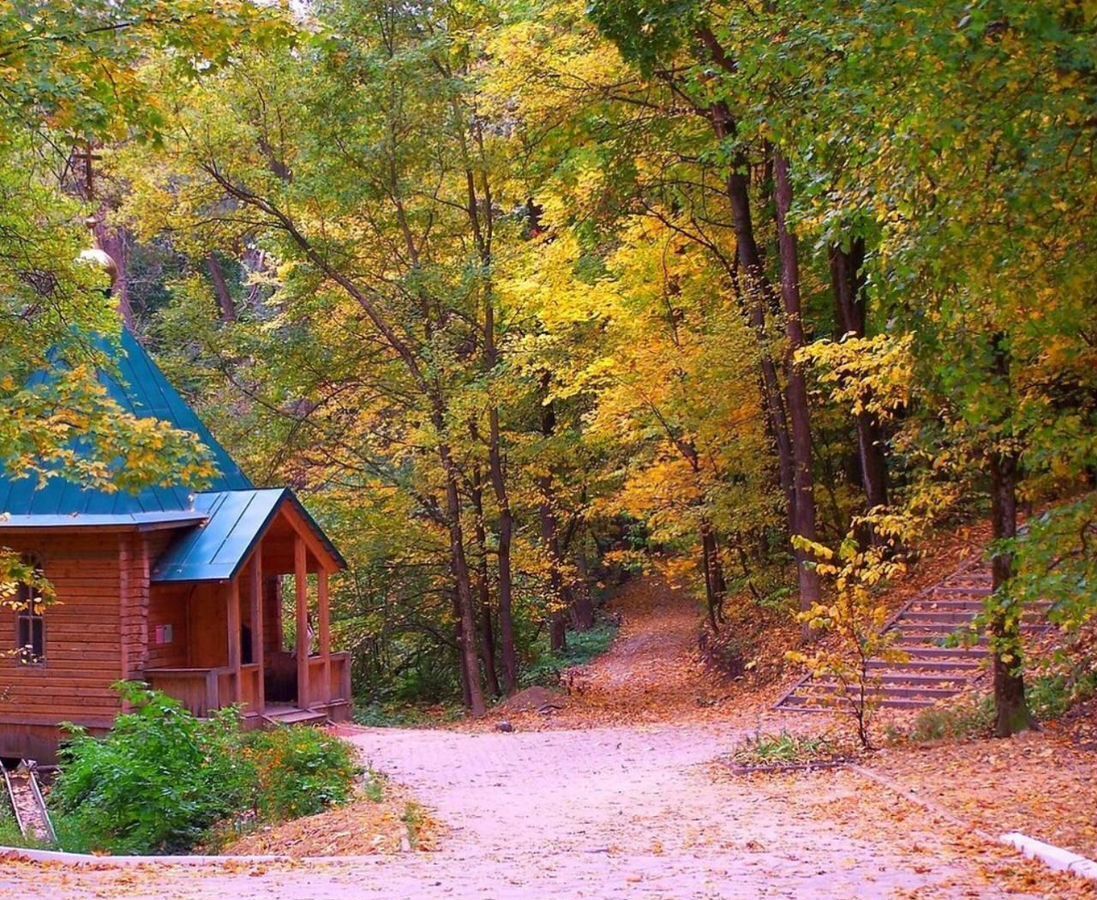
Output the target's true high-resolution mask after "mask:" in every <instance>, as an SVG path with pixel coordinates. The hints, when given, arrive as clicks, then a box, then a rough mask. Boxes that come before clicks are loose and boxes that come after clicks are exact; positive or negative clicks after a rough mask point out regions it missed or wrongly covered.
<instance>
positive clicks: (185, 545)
mask: <svg viewBox="0 0 1097 900" xmlns="http://www.w3.org/2000/svg"><path fill="white" fill-rule="evenodd" d="M285 503H291V504H293V506H294V508H295V509H296V510H297V512H299V513H300V514H301V515H302V516H303V517H304V519H305V521H306V522H307V523H308V526H309V528H310V529H311V530H312V531H313V533H314V534H315V535H316V537H317V538H319V540H320V541H321V542H322V543H323V544H324V546H325V547H326V548H327V549H328V550H329V551H330V552H331V555H332V556H333V557H334V558H335V560H336V561H337V562H338V563H339V565H340V566H345V565H346V563H345V562H344V560H343V557H342V556H340V554H339V551H338V550H336V549H335V546H334V545H333V544H332V543H331V541H329V540H328V538H327V536H326V535H325V534H324V532H323V531H321V530H320V526H319V525H317V524H316V522H315V521H313V519H312V517H311V516H310V515H309V514H308V511H307V510H306V509H305V507H304V506H302V505H301V502H300V501H299V500H298V499H297V497H296V496H294V494H293V491H291V490H288V489H286V488H282V489H274V490H250V491H220V492H216V493H208V494H198V495H197V496H196V497H195V503H194V505H195V508H196V509H198V510H200V511H202V512H203V513H204V514H205V515H206V516H207V517H208V518H207V519H206V521H205V522H204V523H202V524H201V525H199V526H198V527H197V528H192V529H191V530H190V531H188V532H186V533H185V534H183V535H181V536H180V537H179V538H178V540H176V542H175V543H174V544H173V545H172V546H171V547H169V548H168V550H167V552H166V553H164V555H163V556H161V557H160V559H159V560H157V562H156V565H155V566H154V567H153V570H152V581H153V582H154V583H157V584H164V583H170V582H181V581H183V582H194V581H228V580H230V579H232V578H235V577H236V575H237V574H239V572H240V569H241V568H242V567H243V565H244V562H245V561H246V560H247V558H248V554H250V553H251V551H252V548H253V547H255V545H256V544H257V543H258V542H259V539H260V538H261V537H262V536H263V533H264V532H265V531H266V530H267V528H268V526H269V525H270V523H271V522H272V521H273V520H274V517H275V516H276V515H277V514H278V510H279V509H280V508H281V507H282V505H283V504H285Z"/></svg>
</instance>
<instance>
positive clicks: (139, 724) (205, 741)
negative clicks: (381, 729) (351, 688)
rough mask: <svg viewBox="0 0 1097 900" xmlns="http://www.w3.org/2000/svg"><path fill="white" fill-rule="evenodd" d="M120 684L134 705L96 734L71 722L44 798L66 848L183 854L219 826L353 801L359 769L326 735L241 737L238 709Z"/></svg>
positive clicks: (285, 732)
mask: <svg viewBox="0 0 1097 900" xmlns="http://www.w3.org/2000/svg"><path fill="white" fill-rule="evenodd" d="M118 689H119V691H120V692H121V693H122V695H123V697H124V698H125V699H126V701H127V702H128V703H129V704H130V705H131V707H132V712H130V713H127V714H126V715H123V716H119V718H118V720H117V722H116V723H115V726H114V728H113V730H112V731H111V732H110V733H109V734H108V735H107V736H106V737H104V738H101V739H96V738H93V737H91V736H89V735H88V734H87V733H85V732H84V731H83V730H82V729H79V728H72V729H71V732H72V734H73V738H72V740H71V742H70V743H69V744H68V745H67V746H66V747H65V748H64V749H63V751H62V756H61V772H60V775H59V777H58V780H57V782H56V783H55V785H54V788H53V790H52V792H51V794H50V804H51V806H52V807H53V808H54V813H55V816H54V818H55V825H56V828H57V832H58V842H59V843H60V845H61V846H62V847H63V848H64V849H66V850H74V851H89V850H97V851H109V852H111V853H135V854H141V853H183V852H187V851H190V850H192V849H193V848H194V847H196V846H198V845H199V844H202V843H203V842H205V841H207V840H208V839H209V838H210V835H211V834H212V833H213V830H214V828H215V826H218V827H227V828H228V829H229V830H236V831H239V830H240V828H241V826H242V825H245V826H246V825H247V824H248V823H249V822H253V821H254V820H256V819H260V820H264V821H279V820H282V819H286V818H295V817H297V816H302V815H311V814H313V813H317V812H321V811H322V810H324V809H327V808H328V807H330V806H332V805H334V804H338V803H344V802H346V801H347V800H348V799H350V796H351V794H352V792H353V789H354V783H355V781H356V779H357V776H358V774H359V769H358V767H357V766H356V765H355V762H354V757H353V751H352V750H351V748H350V747H349V746H348V745H347V744H345V743H343V742H342V741H340V740H339V739H337V738H334V737H332V736H331V735H328V734H326V733H324V732H321V731H317V730H315V729H311V728H298V729H290V728H284V729H278V730H276V731H273V732H255V733H252V734H244V733H243V732H241V730H240V725H239V719H238V716H237V714H236V711H235V710H224V711H221V712H218V713H216V714H214V715H213V716H212V717H211V718H210V719H208V720H200V719H196V718H195V717H194V716H193V715H191V714H190V713H189V712H187V711H186V710H185V709H183V708H182V706H180V704H179V703H177V702H176V701H175V700H172V699H171V698H169V697H166V696H164V695H163V694H160V693H157V692H155V691H150V690H147V689H145V688H144V687H143V686H141V685H133V684H123V685H119V686H118Z"/></svg>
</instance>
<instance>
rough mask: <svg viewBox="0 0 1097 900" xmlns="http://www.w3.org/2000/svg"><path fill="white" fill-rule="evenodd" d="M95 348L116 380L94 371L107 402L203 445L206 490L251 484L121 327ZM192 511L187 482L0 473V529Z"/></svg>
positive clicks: (153, 518) (130, 520)
mask: <svg viewBox="0 0 1097 900" xmlns="http://www.w3.org/2000/svg"><path fill="white" fill-rule="evenodd" d="M102 346H103V347H104V348H106V349H108V350H110V352H111V353H112V355H113V356H114V359H115V362H116V364H117V366H118V373H119V376H120V378H115V377H113V376H111V375H108V374H106V373H101V374H100V376H99V378H100V382H101V383H102V384H103V386H104V387H105V388H106V389H107V392H108V394H109V395H110V397H111V398H112V399H113V400H114V401H116V402H117V403H118V404H119V405H120V406H122V407H123V408H124V409H126V410H127V411H128V412H131V413H133V414H134V415H136V416H140V417H142V418H146V417H147V418H157V419H161V420H163V421H165V422H168V423H170V424H171V425H173V426H174V427H176V428H179V429H181V430H183V431H190V432H192V433H194V434H196V435H197V436H198V437H199V438H200V439H201V441H202V443H204V444H205V445H206V447H208V448H209V450H210V453H211V454H212V455H213V460H214V463H215V465H216V466H217V469H218V471H219V475H218V476H217V477H216V478H215V479H214V481H213V483H212V484H211V485H210V488H211V489H212V490H215V491H232V490H250V489H252V487H253V486H252V483H251V482H250V481H249V480H248V478H247V476H245V475H244V473H243V472H242V471H241V470H240V467H239V466H237V465H236V463H235V462H234V461H233V459H232V457H231V456H229V454H228V452H227V451H226V450H225V448H224V447H222V446H221V445H220V444H219V443H218V442H217V440H216V439H215V438H214V437H213V435H212V434H210V432H209V429H207V428H206V426H205V425H203V424H202V422H201V420H200V419H199V418H198V416H197V415H196V414H195V412H194V410H193V409H191V408H190V407H189V406H188V405H187V403H186V402H185V401H184V400H183V398H182V397H181V396H180V395H179V392H178V391H176V390H175V388H173V387H172V386H171V384H170V383H169V382H168V380H167V378H165V377H164V373H163V372H161V371H160V368H159V366H157V365H156V363H155V362H153V360H152V358H151V357H150V356H149V354H148V352H147V351H146V350H145V348H144V347H142V346H141V345H140V343H138V341H137V339H136V338H135V337H134V336H133V335H132V334H131V333H130V332H129V330H128V329H123V331H122V339H121V342H120V346H119V347H110V346H108V345H107V343H106V342H105V341H103V342H102ZM42 377H45V376H39V378H42ZM193 510H194V504H193V494H192V491H191V488H190V487H189V486H188V485H183V484H179V485H171V486H168V487H154V488H148V489H147V490H144V491H141V492H140V493H137V494H133V493H129V492H126V491H117V492H114V493H111V492H108V491H102V490H92V489H88V488H83V487H80V486H78V485H75V484H72V483H71V482H68V481H66V480H65V479H63V478H51V479H50V480H49V481H48V482H47V483H46V484H45V485H44V486H39V484H38V478H37V477H36V476H35V477H29V478H27V477H24V478H19V479H14V478H11V477H10V476H8V475H5V474H4V473H3V472H2V471H0V515H3V514H7V515H8V517H9V518H5V519H0V527H3V528H17V527H50V526H54V527H56V526H60V525H63V526H72V525H83V524H87V525H127V524H142V523H152V522H169V521H177V520H178V521H186V520H191V521H193V520H194V518H195V517H194V515H193V514H192V511H193ZM181 513H191V514H190V515H183V516H181V515H180V514H181Z"/></svg>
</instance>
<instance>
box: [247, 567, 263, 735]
mask: <svg viewBox="0 0 1097 900" xmlns="http://www.w3.org/2000/svg"><path fill="white" fill-rule="evenodd" d="M264 643H265V640H264V635H263V554H262V553H260V552H259V551H258V550H256V551H255V553H253V554H252V557H251V659H252V662H254V663H255V664H256V665H257V666H259V683H258V684H257V685H256V687H255V706H256V710H255V712H257V713H259V714H260V715H262V714H263V710H265V709H266V708H267V692H266V679H265V677H264V674H265V670H266V662H265V660H266V650H265V648H264V646H263V645H264Z"/></svg>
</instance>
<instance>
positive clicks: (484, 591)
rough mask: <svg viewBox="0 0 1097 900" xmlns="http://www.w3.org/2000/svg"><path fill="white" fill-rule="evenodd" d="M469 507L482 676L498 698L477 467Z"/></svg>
mask: <svg viewBox="0 0 1097 900" xmlns="http://www.w3.org/2000/svg"><path fill="white" fill-rule="evenodd" d="M472 508H473V512H474V514H475V516H476V520H475V525H474V537H475V539H476V549H477V551H478V556H477V560H476V588H477V591H478V592H479V596H480V609H479V614H480V615H479V619H480V656H481V659H482V660H483V663H484V677H485V678H486V679H487V682H488V689H489V690H490V691H491V693H492V695H493V696H496V697H499V696H501V695H502V691H501V690H500V689H499V675H498V673H497V672H496V670H495V630H494V628H493V626H492V622H491V587H490V583H489V578H488V549H487V528H486V527H485V525H484V489H483V478H482V477H481V473H480V468H479V467H476V468H475V469H474V470H473V473H472Z"/></svg>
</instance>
